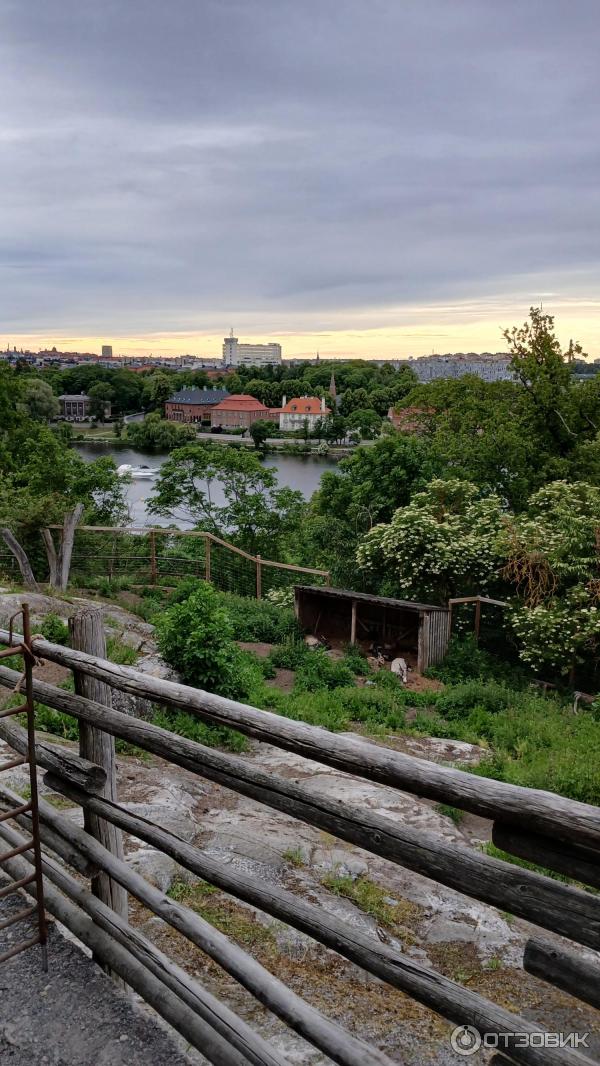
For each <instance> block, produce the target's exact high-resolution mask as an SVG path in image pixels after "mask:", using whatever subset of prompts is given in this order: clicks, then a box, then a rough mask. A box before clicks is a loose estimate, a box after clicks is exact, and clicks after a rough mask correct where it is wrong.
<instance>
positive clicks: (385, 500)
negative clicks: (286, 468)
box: [301, 433, 435, 587]
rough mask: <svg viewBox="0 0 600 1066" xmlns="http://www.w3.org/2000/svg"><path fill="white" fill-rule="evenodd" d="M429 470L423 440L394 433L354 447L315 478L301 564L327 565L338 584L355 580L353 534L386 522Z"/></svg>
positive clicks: (422, 483)
mask: <svg viewBox="0 0 600 1066" xmlns="http://www.w3.org/2000/svg"><path fill="white" fill-rule="evenodd" d="M434 472H435V467H434V465H433V463H432V460H431V454H430V447H429V444H428V442H427V441H426V440H423V439H422V438H420V437H410V436H408V435H403V434H399V433H398V434H394V435H393V436H389V437H382V438H381V439H380V440H378V441H376V443H375V444H373V445H371V446H370V447H368V448H357V449H356V451H355V452H353V454H352V455H350V456H348V458H346V459H342V461H341V462H340V463H339V464H338V466H337V470H336V472H335V473H333V472H330V471H326V472H325V473H324V474H323V475H322V477H321V483H320V487H319V489H318V490H317V492H316V493H315V494H314V496H313V498H312V500H311V502H310V504H309V508H308V514H307V517H306V520H305V521H304V523H303V526H302V531H301V533H302V537H303V542H304V558H305V560H306V562H307V563H313V565H314V564H316V565H317V566H323V567H326V568H327V569H330V570H331V571H332V573H333V578H334V581H335V582H337V583H338V584H345V583H347V582H350V583H353V582H356V581H357V580H360V579H361V575H360V574H357V572H356V565H355V562H354V555H355V551H356V545H357V541H358V538H359V537H360V536H362V534H363V533H366V531H367V530H369V529H370V528H371V527H372V526H373V525H375V524H376V523H377V522H387V521H389V520H390V518H391V517H392V515H393V513H394V511H395V509H396V508H397V507H401V506H403V505H404V504H406V503H408V501H409V499H410V497H411V495H412V493H413V492H415V491H418V490H419V489H423V488H424V487H425V485H426V484H427V482H428V481H429V479H430V478H431V477H432V476H433V475H434ZM353 587H356V585H353Z"/></svg>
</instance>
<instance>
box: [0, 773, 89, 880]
mask: <svg viewBox="0 0 600 1066" xmlns="http://www.w3.org/2000/svg"><path fill="white" fill-rule="evenodd" d="M0 801H1V803H2V807H3V814H6V813H8V811H14V810H15V809H16V808H17V806H18V805H19V803H20V802H22V801H21V797H20V796H19V795H17V793H16V792H13V791H12V790H11V789H10V788H7V787H6V785H3V784H2V783H1V782H0ZM38 809H39V812H40V827H39V830H40V840H41V841H42V844H43V845H44V846H45V847H47V848H50V850H51V851H54V852H55V853H56V854H57V855H60V857H61V859H63V861H64V862H66V863H68V865H69V866H72V867H73V869H75V870H77V872H78V873H80V874H83V876H84V877H94V876H95V875H96V874H97V873H98V867H97V866H96V864H95V863H93V862H90V860H89V859H88V858H87V857H86V856H85V855H83V854H82V852H81V851H80V850H79V848H78V847H76V845H75V844H73V841H72V840H71V839H70V836H69V834H68V833H66V832H65V833H62V834H60V833H56V832H55V831H54V830H53V829H52V828H51V827H50V826H49V825H48V824H47V823H46V822H45V821H44V816H43V813H42V810H53V808H52V807H51V806H50V804H47V803H44V802H43V801H42V800H39V801H38ZM10 821H14V822H15V824H16V825H19V826H20V827H21V828H22V829H25V830H26V832H27V834H28V835H29V836H31V835H32V823H31V814H19V815H17V816H16V817H14V818H11V819H10Z"/></svg>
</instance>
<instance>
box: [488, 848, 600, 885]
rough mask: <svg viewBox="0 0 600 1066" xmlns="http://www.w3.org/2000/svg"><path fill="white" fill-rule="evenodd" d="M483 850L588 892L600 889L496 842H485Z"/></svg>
mask: <svg viewBox="0 0 600 1066" xmlns="http://www.w3.org/2000/svg"><path fill="white" fill-rule="evenodd" d="M482 851H484V852H485V854H486V855H489V856H490V857H491V858H492V859H501V860H502V861H503V862H510V863H511V864H512V865H513V866H520V867H521V869H523V870H532V871H533V873H536V874H543V875H544V877H551V878H552V880H553V881H561V882H562V884H563V885H575V886H576V887H577V888H583V889H585V890H586V891H587V892H591V893H592V895H598V891H599V890H598V889H595V888H591V887H590V886H589V885H583V884H582V883H581V882H580V881H574V880H573V878H571V877H567V876H566V875H565V874H561V873H557V871H556V870H549V869H548V868H547V867H546V866H538V864H537V863H535V862H528V861H527V860H526V859H520V858H519V857H518V856H517V855H511V854H510V853H509V852H508V851H502V850H501V849H500V848H497V847H496V845H495V844H492V843H488V844H484V845H483V847H482Z"/></svg>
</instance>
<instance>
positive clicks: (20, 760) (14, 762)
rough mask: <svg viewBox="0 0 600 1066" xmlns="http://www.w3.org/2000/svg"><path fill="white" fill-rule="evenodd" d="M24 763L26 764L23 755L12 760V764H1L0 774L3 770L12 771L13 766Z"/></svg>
mask: <svg viewBox="0 0 600 1066" xmlns="http://www.w3.org/2000/svg"><path fill="white" fill-rule="evenodd" d="M26 762H27V759H26V758H25V757H24V756H23V755H20V756H19V758H18V759H13V760H12V762H5V763H3V765H2V766H0V774H1V773H2V772H3V771H4V770H12V769H14V767H15V766H22V765H23V763H26Z"/></svg>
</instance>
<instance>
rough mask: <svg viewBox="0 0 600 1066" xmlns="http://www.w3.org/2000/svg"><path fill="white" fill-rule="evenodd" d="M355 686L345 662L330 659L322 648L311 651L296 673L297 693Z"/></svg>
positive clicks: (295, 686)
mask: <svg viewBox="0 0 600 1066" xmlns="http://www.w3.org/2000/svg"><path fill="white" fill-rule="evenodd" d="M352 684H354V675H353V674H352V671H351V670H349V669H348V667H347V666H346V665H345V663H343V662H339V661H335V660H332V659H330V658H329V656H328V655H327V653H326V652H325V651H323V650H321V649H320V648H314V649H310V651H309V654H308V655H306V656H305V658H304V659H303V661H302V663H301V664H300V666H299V668H298V670H297V672H296V681H295V685H294V688H295V690H296V691H297V692H319V691H320V690H321V689H328V688H341V687H342V686H343V685H352Z"/></svg>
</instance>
